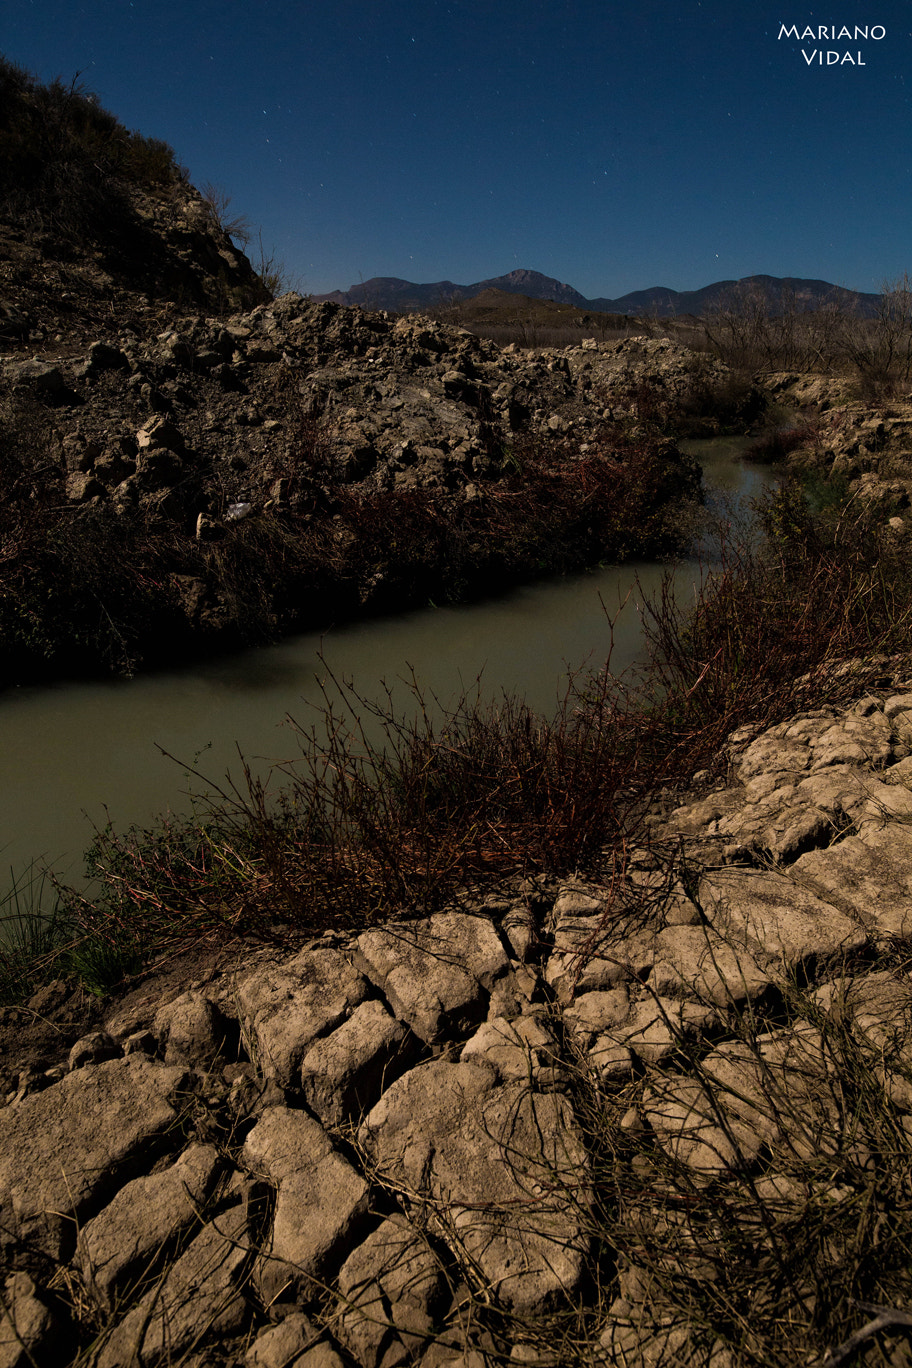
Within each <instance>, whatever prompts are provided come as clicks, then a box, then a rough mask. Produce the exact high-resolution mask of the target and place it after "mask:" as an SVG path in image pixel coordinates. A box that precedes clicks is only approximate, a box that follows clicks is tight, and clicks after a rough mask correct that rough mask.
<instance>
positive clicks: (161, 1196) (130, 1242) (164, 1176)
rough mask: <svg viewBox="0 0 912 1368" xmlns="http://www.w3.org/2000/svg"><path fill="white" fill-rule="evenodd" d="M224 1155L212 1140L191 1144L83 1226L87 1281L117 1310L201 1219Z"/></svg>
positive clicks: (81, 1244) (104, 1303)
mask: <svg viewBox="0 0 912 1368" xmlns="http://www.w3.org/2000/svg"><path fill="white" fill-rule="evenodd" d="M218 1167H219V1159H218V1154H217V1153H216V1150H215V1149H214V1147H213V1146H212V1145H191V1146H190V1148H189V1149H187V1150H185V1151H184V1153H183V1154H182V1155H181V1156H180V1158H179V1159H178V1160H177V1161H176V1162H175V1163H174V1164H172V1165H171V1167H170V1168H167V1169H164V1170H162V1172H160V1173H154V1174H151V1175H150V1176H149V1177H147V1178H135V1179H134V1180H133V1182H131V1183H127V1185H126V1186H125V1187H123V1188H121V1189H120V1191H119V1192H118V1193H117V1194H116V1196H115V1197H114V1199H113V1200H112V1201H111V1202H109V1203H108V1205H107V1206H106V1207H105V1208H104V1210H103V1211H101V1212H99V1214H98V1215H97V1216H96V1217H95V1218H94V1219H93V1220H91V1221H88V1222H87V1223H86V1224H85V1225H84V1226H83V1227H82V1229H81V1230H80V1232H79V1241H78V1251H77V1252H78V1258H79V1263H80V1267H81V1269H82V1273H83V1277H84V1278H85V1280H86V1284H87V1286H89V1287H91V1288H92V1290H93V1291H94V1293H95V1295H96V1296H97V1298H98V1300H99V1302H100V1304H101V1305H102V1307H103V1308H105V1309H106V1310H111V1309H112V1308H113V1306H114V1305H115V1303H116V1302H117V1300H118V1298H119V1297H120V1296H121V1294H122V1293H123V1292H124V1290H125V1289H126V1288H127V1287H128V1286H129V1285H130V1284H131V1283H136V1282H137V1281H138V1280H140V1279H142V1278H144V1277H146V1276H147V1275H148V1274H149V1273H150V1272H153V1271H154V1270H155V1268H156V1266H157V1264H158V1263H159V1262H160V1260H161V1259H162V1258H163V1257H164V1255H165V1254H166V1253H167V1252H168V1251H169V1250H171V1249H173V1247H174V1244H175V1242H176V1240H177V1237H178V1236H179V1235H181V1234H182V1233H183V1232H184V1230H186V1229H187V1228H188V1227H190V1226H191V1225H193V1224H194V1223H196V1224H200V1223H201V1219H202V1218H201V1213H202V1211H203V1209H204V1205H205V1201H206V1198H207V1196H208V1195H209V1192H210V1190H211V1188H212V1186H213V1183H214V1181H215V1176H216V1173H217V1171H218Z"/></svg>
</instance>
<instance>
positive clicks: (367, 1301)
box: [337, 1216, 450, 1368]
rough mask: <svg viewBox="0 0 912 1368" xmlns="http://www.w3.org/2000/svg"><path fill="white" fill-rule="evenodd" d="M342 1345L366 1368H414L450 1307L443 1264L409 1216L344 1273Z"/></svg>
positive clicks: (349, 1262) (354, 1257) (385, 1230)
mask: <svg viewBox="0 0 912 1368" xmlns="http://www.w3.org/2000/svg"><path fill="white" fill-rule="evenodd" d="M339 1292H340V1294H341V1301H340V1320H339V1328H338V1331H337V1334H338V1337H339V1340H340V1341H341V1343H342V1344H343V1345H344V1347H345V1348H346V1349H347V1350H348V1352H349V1353H350V1354H351V1355H352V1357H353V1358H354V1359H355V1360H356V1362H357V1363H359V1364H360V1365H362V1368H374V1365H375V1364H378V1363H381V1362H382V1363H392V1362H396V1363H411V1362H414V1361H415V1360H416V1358H417V1357H418V1355H419V1354H420V1353H421V1350H422V1347H423V1345H424V1344H425V1343H426V1341H427V1340H428V1339H430V1337H431V1336H432V1335H433V1333H434V1331H435V1329H436V1327H437V1320H438V1317H439V1315H440V1313H441V1312H442V1311H443V1310H444V1309H445V1308H446V1307H447V1306H448V1304H449V1300H450V1297H449V1288H448V1284H447V1281H446V1278H445V1276H444V1273H443V1270H442V1269H441V1266H440V1260H439V1258H438V1256H437V1255H436V1253H435V1252H434V1251H433V1249H431V1247H430V1246H429V1244H428V1242H427V1240H426V1239H425V1238H423V1237H422V1235H421V1234H420V1232H418V1231H416V1230H414V1229H413V1228H412V1226H411V1225H410V1224H409V1222H408V1221H407V1220H406V1219H405V1217H404V1216H391V1217H389V1218H388V1219H387V1220H385V1221H384V1222H383V1224H382V1225H380V1226H379V1227H378V1228H377V1229H376V1230H375V1231H373V1232H372V1233H371V1234H370V1235H368V1237H367V1239H366V1240H365V1241H364V1243H363V1244H361V1245H359V1247H358V1248H357V1249H356V1250H355V1251H354V1252H353V1253H352V1254H351V1255H350V1256H349V1257H348V1259H346V1261H345V1263H344V1264H343V1266H342V1269H341V1271H340V1273H339Z"/></svg>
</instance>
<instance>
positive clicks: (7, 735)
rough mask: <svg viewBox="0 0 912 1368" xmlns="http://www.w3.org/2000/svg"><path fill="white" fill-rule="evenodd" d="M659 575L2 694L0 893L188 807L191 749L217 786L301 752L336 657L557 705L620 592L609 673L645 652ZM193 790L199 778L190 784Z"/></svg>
mask: <svg viewBox="0 0 912 1368" xmlns="http://www.w3.org/2000/svg"><path fill="white" fill-rule="evenodd" d="M688 445H689V446H690V448H691V449H692V450H694V454H696V455H697V456H698V458H699V459H700V460H701V461H702V462H703V463H704V477H705V480H706V483H707V485H708V486H709V487H710V489H711V490H713V491H714V495H713V497H714V500H715V501H717V502H721V503H722V504H724V503H725V501H726V500H734V501H737V500H739V499H740V500H744V499H745V498H748V497H750V496H752V495H756V494H757V493H759V492H760V490H761V489H762V488H763V487H764V485H765V484H767V483H768V482H769V479H770V476H769V474H768V472H767V471H765V470H763V469H762V468H757V467H754V468H749V467H747V466H744V465H742V464H741V463H740V462H738V461H737V460H736V459H735V457H736V456H737V453H738V452H739V451H740V450H743V448H744V445H745V439H743V438H742V439H723V440H721V441H714V442H713V443H710V444H707V443H699V444H697V443H691V444H688ZM734 515H735V509H734V505H733V516H734ZM663 571H664V567H663V566H661V565H658V564H656V563H654V562H648V563H637V562H627V563H626V564H624V565H622V566H620V567H617V566H613V567H606V568H602V569H599V570H596V571H593V572H591V573H587V574H583V575H577V576H568V577H566V578H563V579H560V580H556V581H549V582H546V583H541V584H536V585H532V586H529V587H526V588H522V589H519V590H516V591H515V592H513V593H510V594H509V595H507V596H505V597H503V598H499V599H496V600H492V601H490V602H485V603H480V604H473V605H469V606H465V607H458V608H433V607H431V608H428V609H425V610H422V611H420V612H412V613H408V614H403V615H401V616H398V617H395V618H386V619H380V620H375V621H372V622H368V623H361V624H353V625H350V626H345V627H340V628H338V629H336V630H333V631H331V632H329V633H327V634H326V635H325V636H324V637H323V639H322V641H321V639H320V638H319V637H317V636H312V635H308V636H298V637H293V638H290V639H288V640H286V641H283V642H281V643H280V644H278V645H276V646H272V647H269V648H267V649H261V650H257V651H250V652H246V653H244V654H242V655H238V656H235V657H232V658H231V659H226V660H218V661H215V662H213V663H211V664H207V665H203V666H200V665H194V666H193V667H191V668H188V669H186V670H172V671H169V672H167V673H161V674H155V675H149V676H143V677H141V678H138V679H133V680H127V681H115V682H104V683H86V684H82V683H76V684H73V683H68V684H60V685H52V686H47V687H44V686H43V687H36V688H23V689H18V690H14V691H11V692H8V693H6V694H5V695H3V696H0V888H2V887H3V886H4V885H5V884H6V883H7V879H6V878H5V877H4V871H7V872H8V871H9V869H10V868H12V869H13V870H14V871H15V872H16V873H18V872H19V871H21V870H23V869H24V868H25V867H26V866H27V865H28V864H29V862H30V861H32V860H35V859H37V860H44V861H47V862H49V863H51V864H52V865H53V866H54V868H55V869H56V870H58V871H59V872H61V873H63V874H64V875H65V876H66V877H71V878H75V879H78V878H79V876H80V874H81V872H82V858H81V856H82V851H83V850H84V849H85V847H86V846H87V845H88V844H89V843H90V841H91V839H92V833H93V830H94V827H95V825H102V824H104V822H105V820H106V818H107V816H108V815H110V817H111V819H112V820H113V821H114V823H115V825H116V826H118V827H119V828H123V827H125V826H127V825H129V824H130V823H133V822H136V823H140V824H146V823H151V822H152V821H153V820H154V819H155V817H156V816H157V815H158V814H160V813H162V812H164V811H166V810H168V809H171V810H173V811H182V810H186V809H187V807H188V805H189V797H188V789H189V787H190V784H189V781H188V778H187V775H186V773H185V771H184V769H183V768H182V764H183V765H185V766H189V765H192V764H193V763H194V761H195V759H196V757H197V756H199V762H198V768H199V769H201V770H202V772H203V773H205V774H206V775H208V776H210V777H211V778H212V779H213V780H215V781H216V782H222V781H223V778H224V775H225V772H226V770H230V771H231V772H232V774H234V775H236V776H237V775H239V774H240V770H241V764H240V761H239V750H240V751H241V752H243V754H244V755H245V756H246V757H247V758H248V759H249V760H251V761H252V762H253V765H254V768H255V769H257V770H258V771H260V772H263V771H264V770H265V769H267V768H268V766H269V764H270V763H274V762H276V761H281V760H284V759H287V758H289V757H290V756H293V755H294V754H295V753H296V745H295V741H294V737H293V735H292V732H291V730H290V729H289V727H288V726H287V725H286V724H285V719H286V717H287V716H288V715H289V714H290V715H291V716H293V717H294V718H295V719H296V720H297V721H298V722H299V723H300V724H302V725H305V726H309V725H310V723H311V721H312V720H313V718H314V716H315V713H314V707H315V705H316V704H318V702H319V700H320V696H321V695H320V688H319V681H320V679H321V678H323V677H325V675H326V667H327V666H329V668H331V669H332V671H333V673H334V674H336V675H337V676H340V677H346V678H351V679H353V680H354V682H355V685H356V687H357V688H358V690H359V691H360V692H361V693H362V694H363V695H364V696H367V697H371V696H374V697H378V696H380V693H381V681H383V680H386V681H387V682H388V683H390V684H392V685H393V686H394V696H395V697H396V698H398V699H400V700H401V701H402V706H403V707H405V706H407V700H408V691H407V689H405V688H404V686H401V685H397V684H396V681H397V680H400V679H402V678H403V677H404V676H407V675H408V674H409V672H410V670H414V673H415V675H416V676H417V678H418V680H419V681H420V682H421V684H422V686H424V687H425V688H426V689H428V690H430V691H432V692H433V693H435V694H436V695H437V696H438V697H439V698H440V700H441V702H443V703H446V702H448V701H450V702H451V701H453V700H454V699H455V698H456V696H457V695H458V693H459V691H460V689H461V688H462V687H471V686H472V684H473V683H474V681H475V680H476V678H477V677H478V676H479V675H480V676H481V680H482V692H483V693H484V694H487V695H491V696H497V695H499V694H500V693H501V692H502V691H506V692H508V693H510V692H515V693H518V694H521V695H523V696H524V697H525V698H526V699H527V701H528V702H529V703H530V704H531V705H532V706H533V707H534V708H536V709H537V710H539V711H542V712H549V711H551V709H552V708H553V706H554V704H555V702H556V700H557V699H558V697H559V696H560V695H561V694H562V693H563V692H564V689H565V687H566V683H567V677H568V673H569V672H570V671H571V670H574V669H576V668H578V667H579V666H580V665H582V664H583V663H584V662H588V663H589V664H591V665H594V666H598V665H600V664H602V663H603V662H604V660H605V658H606V655H607V652H608V649H609V632H608V627H607V622H606V611H607V612H608V613H611V614H614V613H617V612H618V609H619V605H620V604H622V603H624V602H625V600H626V603H625V606H624V607H623V609H622V610H621V611H620V615H619V617H618V620H617V621H616V623H615V628H614V652H613V654H612V669H613V670H614V672H615V673H620V671H621V670H622V669H624V668H626V667H627V666H628V665H630V664H632V663H633V662H634V661H636V660H637V659H638V658H640V657H641V655H642V648H643V638H642V618H641V612H640V605H641V603H642V598H643V594H644V593H645V594H649V593H650V592H652V591H654V590H655V589H657V588H658V586H659V584H660V583H661V579H662V574H663ZM698 577H699V567H698V564H697V562H696V561H685V562H682V564H681V565H680V566H679V567H678V569H677V571H676V584H677V592H678V593H679V595H680V594H685V595H689V594H690V593H691V592H692V586H693V584H694V582H695V581H696V579H697V578H698ZM637 578H638V579H639V585H640V587H639V588H638V589H635V590H634V589H633V586H634V585H635V582H636V580H637ZM321 653H322V660H321ZM159 748H161V749H159ZM161 750H164V751H167V752H169V753H170V755H172V756H176V757H178V759H179V760H180V761H181V762H182V764H178V763H175V761H174V760H171V759H167V758H165V757H164V756H163V755H162V754H161ZM192 787H193V788H195V790H196V791H197V792H198V791H199V790H200V789H201V787H202V786H201V784H200V783H199V781H197V780H193V781H192Z"/></svg>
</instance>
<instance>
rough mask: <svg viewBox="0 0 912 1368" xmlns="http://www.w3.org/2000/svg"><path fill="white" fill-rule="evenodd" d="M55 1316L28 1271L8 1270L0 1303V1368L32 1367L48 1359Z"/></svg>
mask: <svg viewBox="0 0 912 1368" xmlns="http://www.w3.org/2000/svg"><path fill="white" fill-rule="evenodd" d="M54 1332H55V1325H54V1318H53V1316H52V1314H51V1311H50V1308H49V1307H47V1306H46V1305H45V1304H44V1302H43V1301H41V1300H40V1299H39V1297H38V1295H37V1288H36V1287H35V1284H34V1282H33V1281H32V1279H31V1278H30V1277H29V1275H28V1274H27V1273H23V1272H20V1273H11V1274H10V1275H9V1276H8V1277H7V1279H6V1281H5V1283H4V1285H3V1296H2V1303H0V1368H34V1365H35V1364H36V1363H38V1364H43V1363H47V1362H49V1361H50V1351H52V1336H53V1335H54Z"/></svg>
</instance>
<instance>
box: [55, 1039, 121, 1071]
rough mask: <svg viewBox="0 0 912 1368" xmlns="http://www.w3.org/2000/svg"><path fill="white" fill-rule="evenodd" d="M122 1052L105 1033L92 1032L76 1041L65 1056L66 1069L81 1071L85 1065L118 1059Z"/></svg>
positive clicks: (114, 1041) (117, 1044) (115, 1042)
mask: <svg viewBox="0 0 912 1368" xmlns="http://www.w3.org/2000/svg"><path fill="white" fill-rule="evenodd" d="M123 1053H124V1051H123V1050H122V1049H121V1047H120V1045H119V1043H118V1042H117V1041H116V1040H115V1039H114V1037H113V1036H111V1035H108V1033H107V1031H92V1032H90V1034H89V1035H85V1036H82V1037H81V1038H80V1039H79V1040H77V1041H76V1044H75V1045H74V1046H73V1047H72V1048H71V1050H70V1053H69V1055H68V1056H67V1067H68V1068H69V1069H70V1070H71V1071H72V1070H73V1069H81V1068H83V1067H84V1066H85V1065H86V1064H101V1063H102V1062H103V1060H105V1059H118V1058H119V1057H120V1055H121V1054H123Z"/></svg>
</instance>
